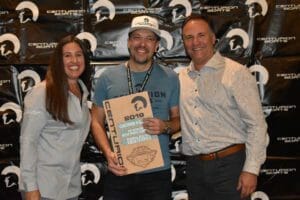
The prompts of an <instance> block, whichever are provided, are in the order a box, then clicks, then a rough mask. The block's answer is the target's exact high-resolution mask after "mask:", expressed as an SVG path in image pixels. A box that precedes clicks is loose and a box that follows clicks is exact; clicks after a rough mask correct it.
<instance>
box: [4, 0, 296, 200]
mask: <svg viewBox="0 0 300 200" xmlns="http://www.w3.org/2000/svg"><path fill="white" fill-rule="evenodd" d="M191 13H199V14H200V13H201V14H204V15H207V16H209V17H210V18H211V19H212V20H213V22H214V26H215V27H214V28H215V30H216V33H217V38H218V43H217V45H216V48H217V49H218V50H219V51H220V52H221V53H222V54H223V55H225V56H228V57H231V58H232V59H234V60H236V61H238V62H240V63H242V64H244V65H245V66H247V67H249V69H250V70H251V72H252V73H253V75H254V76H255V77H256V79H257V86H258V88H259V91H260V98H261V103H262V105H263V109H264V113H265V117H266V120H267V123H268V126H269V128H268V132H269V134H270V144H269V147H268V156H267V160H266V162H265V164H264V165H263V167H262V169H261V172H260V177H259V182H258V188H257V192H255V193H254V194H253V196H252V199H253V200H254V199H261V200H267V199H294V200H296V199H300V181H299V170H300V148H299V143H300V135H299V130H300V125H299V119H300V111H299V109H300V107H299V106H300V95H299V88H300V87H299V86H300V41H299V40H300V28H299V25H298V24H299V22H297V20H299V17H300V0H285V1H283V0H241V1H236V0H222V1H220V0H127V1H124V0H123V1H121V0H72V1H67V0H31V1H21V0H1V1H0V106H1V107H0V172H1V174H0V199H3V200H6V199H9V200H11V199H16V200H17V199H20V196H19V193H18V191H17V188H18V181H19V173H20V171H19V167H18V166H19V135H20V123H21V120H22V108H23V97H24V95H25V94H26V92H27V91H29V90H30V89H31V88H32V87H33V86H34V85H35V84H37V83H38V82H40V81H41V80H43V79H44V76H45V72H46V68H47V64H48V60H49V55H50V54H51V53H52V51H53V49H54V48H55V47H56V45H57V41H58V40H59V39H60V38H61V37H63V36H65V35H67V34H70V33H73V34H76V35H78V37H79V38H81V39H82V40H85V41H86V42H87V43H88V44H90V49H91V52H92V55H91V57H92V65H93V67H94V70H95V73H94V78H97V77H98V76H99V74H100V73H101V71H102V69H103V68H104V67H107V66H110V67H114V66H115V65H116V64H118V63H120V62H123V61H125V60H126V59H127V58H128V51H127V46H126V44H127V32H128V28H129V26H130V22H131V19H132V17H134V16H136V15H139V14H151V15H154V16H156V17H157V18H158V19H159V23H160V29H161V31H162V40H161V43H160V48H159V51H158V53H157V55H156V57H157V59H158V60H159V62H161V64H163V65H167V66H169V67H171V68H173V69H174V70H175V71H178V70H180V69H181V68H182V67H184V66H185V65H186V64H187V63H188V59H187V57H186V54H185V52H184V49H183V44H182V41H181V36H180V35H181V30H180V27H181V23H182V21H183V20H184V18H185V17H187V16H189V15H190V14H191ZM91 92H92V93H93V91H91ZM171 139H172V140H171V143H170V153H171V156H172V181H173V195H172V196H173V199H174V200H177V199H181V200H187V194H186V188H185V161H184V159H183V158H182V156H181V155H180V145H181V138H180V133H177V134H175V135H174V136H172V138H171ZM81 161H82V166H81V169H82V186H83V192H82V194H81V196H80V199H91V200H93V199H95V200H97V199H102V190H103V179H104V178H105V173H106V170H107V169H106V165H105V159H104V158H103V156H102V154H101V152H99V151H98V150H97V148H96V147H95V144H94V142H93V139H92V137H91V135H89V137H88V139H87V141H86V143H85V145H84V148H83V151H82V156H81Z"/></svg>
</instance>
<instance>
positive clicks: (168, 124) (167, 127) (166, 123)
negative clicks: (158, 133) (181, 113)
mask: <svg viewBox="0 0 300 200" xmlns="http://www.w3.org/2000/svg"><path fill="white" fill-rule="evenodd" d="M165 125H166V127H165V128H164V133H165V134H168V135H169V134H171V132H172V128H171V126H170V122H167V121H165Z"/></svg>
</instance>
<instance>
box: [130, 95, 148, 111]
mask: <svg viewBox="0 0 300 200" xmlns="http://www.w3.org/2000/svg"><path fill="white" fill-rule="evenodd" d="M131 103H132V104H133V105H134V109H135V111H140V110H141V109H143V108H146V107H147V101H146V99H145V98H144V97H142V96H135V97H134V98H133V99H132V100H131Z"/></svg>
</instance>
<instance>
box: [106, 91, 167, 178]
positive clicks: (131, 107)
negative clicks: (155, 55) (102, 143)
mask: <svg viewBox="0 0 300 200" xmlns="http://www.w3.org/2000/svg"><path fill="white" fill-rule="evenodd" d="M103 107H104V110H105V114H106V120H107V124H108V128H109V132H110V138H111V143H112V147H113V150H114V152H115V153H116V154H117V157H118V162H119V164H120V165H124V166H125V167H126V168H127V171H128V174H132V173H136V172H141V171H145V170H149V169H154V168H157V167H161V166H163V164H164V163H163V158H162V153H161V149H160V144H159V140H158V136H157V135H149V134H147V133H145V129H144V128H143V126H142V123H143V122H142V119H143V118H146V117H153V114H152V109H151V103H150V98H149V96H148V93H147V92H140V93H135V94H132V95H127V96H123V97H118V98H113V99H109V100H106V101H104V102H103Z"/></svg>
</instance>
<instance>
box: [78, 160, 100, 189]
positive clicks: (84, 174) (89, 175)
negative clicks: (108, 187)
mask: <svg viewBox="0 0 300 200" xmlns="http://www.w3.org/2000/svg"><path fill="white" fill-rule="evenodd" d="M100 177H101V174H100V171H99V169H98V167H97V166H96V165H95V164H91V163H85V164H83V165H81V184H82V185H83V186H87V185H89V184H92V183H94V184H97V183H99V181H100Z"/></svg>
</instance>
